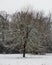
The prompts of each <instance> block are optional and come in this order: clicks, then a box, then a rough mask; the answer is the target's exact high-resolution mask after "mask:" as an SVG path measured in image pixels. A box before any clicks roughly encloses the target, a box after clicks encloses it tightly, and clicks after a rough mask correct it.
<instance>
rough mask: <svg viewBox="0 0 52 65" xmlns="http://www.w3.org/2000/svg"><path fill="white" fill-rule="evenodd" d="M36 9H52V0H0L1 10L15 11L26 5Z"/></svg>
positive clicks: (46, 10)
mask: <svg viewBox="0 0 52 65" xmlns="http://www.w3.org/2000/svg"><path fill="white" fill-rule="evenodd" d="M30 5H31V7H32V8H34V9H36V10H44V11H45V12H46V13H47V12H48V11H52V0H0V11H1V10H5V11H7V12H8V13H10V14H11V13H14V12H15V11H17V10H18V11H19V10H21V9H22V8H24V7H27V6H30Z"/></svg>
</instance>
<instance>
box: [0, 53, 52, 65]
mask: <svg viewBox="0 0 52 65" xmlns="http://www.w3.org/2000/svg"><path fill="white" fill-rule="evenodd" d="M0 65H52V54H46V55H31V54H26V57H25V58H23V57H22V54H0Z"/></svg>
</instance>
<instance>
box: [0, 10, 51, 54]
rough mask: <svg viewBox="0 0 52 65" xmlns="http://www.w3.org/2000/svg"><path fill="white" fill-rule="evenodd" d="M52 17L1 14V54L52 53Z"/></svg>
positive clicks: (22, 13)
mask: <svg viewBox="0 0 52 65" xmlns="http://www.w3.org/2000/svg"><path fill="white" fill-rule="evenodd" d="M51 23H52V17H51V13H49V14H48V15H47V16H46V15H45V14H44V13H43V12H35V11H29V10H26V11H19V12H15V13H14V14H12V15H10V14H7V13H6V12H4V11H3V12H2V13H0V53H6V54H13V53H23V54H25V53H33V54H45V53H52V40H51V39H52V30H51V29H52V28H51V26H52V24H51Z"/></svg>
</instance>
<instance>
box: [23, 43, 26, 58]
mask: <svg viewBox="0 0 52 65" xmlns="http://www.w3.org/2000/svg"><path fill="white" fill-rule="evenodd" d="M25 47H26V44H25V43H24V48H23V57H25V51H26V48H25Z"/></svg>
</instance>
